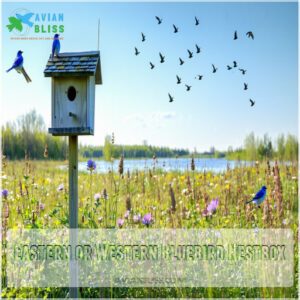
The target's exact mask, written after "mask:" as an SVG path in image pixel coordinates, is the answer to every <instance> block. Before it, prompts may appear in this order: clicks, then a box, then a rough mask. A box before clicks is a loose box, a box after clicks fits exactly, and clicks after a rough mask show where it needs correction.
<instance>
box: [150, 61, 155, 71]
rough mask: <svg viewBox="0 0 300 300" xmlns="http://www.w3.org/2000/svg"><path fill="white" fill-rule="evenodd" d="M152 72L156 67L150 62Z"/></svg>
mask: <svg viewBox="0 0 300 300" xmlns="http://www.w3.org/2000/svg"><path fill="white" fill-rule="evenodd" d="M150 67H151V70H152V69H154V67H155V65H154V64H153V63H152V62H151V61H150Z"/></svg>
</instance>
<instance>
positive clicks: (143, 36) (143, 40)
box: [141, 33, 146, 42]
mask: <svg viewBox="0 0 300 300" xmlns="http://www.w3.org/2000/svg"><path fill="white" fill-rule="evenodd" d="M141 34H142V42H145V41H146V36H145V35H144V34H143V33H141Z"/></svg>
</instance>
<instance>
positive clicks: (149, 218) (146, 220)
mask: <svg viewBox="0 0 300 300" xmlns="http://www.w3.org/2000/svg"><path fill="white" fill-rule="evenodd" d="M152 221H153V219H152V215H151V213H148V214H145V215H144V217H143V219H142V223H143V224H144V225H146V226H149V225H150V224H151V223H152Z"/></svg>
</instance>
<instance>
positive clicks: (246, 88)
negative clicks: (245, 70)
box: [244, 83, 248, 91]
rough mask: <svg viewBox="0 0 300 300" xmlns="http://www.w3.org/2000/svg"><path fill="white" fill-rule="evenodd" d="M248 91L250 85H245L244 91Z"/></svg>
mask: <svg viewBox="0 0 300 300" xmlns="http://www.w3.org/2000/svg"><path fill="white" fill-rule="evenodd" d="M246 90H248V84H247V83H244V91H246Z"/></svg>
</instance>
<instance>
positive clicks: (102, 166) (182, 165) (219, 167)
mask: <svg viewBox="0 0 300 300" xmlns="http://www.w3.org/2000/svg"><path fill="white" fill-rule="evenodd" d="M95 162H96V166H97V167H96V172H97V173H107V172H109V170H111V169H112V168H113V170H114V171H115V172H118V166H119V160H114V162H113V163H111V162H106V161H104V160H95ZM250 164H251V162H245V161H233V160H227V159H224V158H195V166H196V171H204V170H206V171H213V172H216V173H220V172H224V171H226V169H227V166H229V167H230V168H231V169H233V168H235V167H240V166H245V165H250ZM78 167H79V171H87V163H86V162H80V163H79V166H78ZM154 167H155V168H156V169H161V170H163V171H166V172H168V171H181V172H182V171H186V170H190V169H191V159H190V158H158V159H156V160H155V161H154V160H153V159H150V158H149V159H127V160H126V159H125V160H124V173H125V172H127V171H128V170H129V171H130V172H132V171H134V170H141V171H144V170H149V169H153V168H154Z"/></svg>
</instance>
